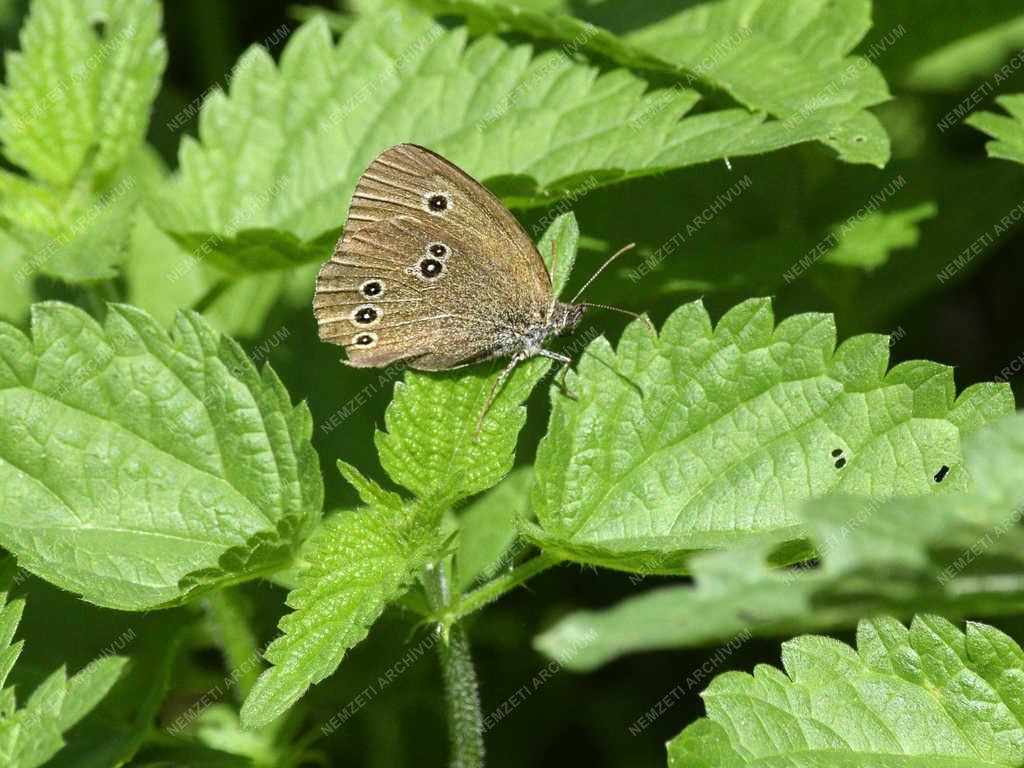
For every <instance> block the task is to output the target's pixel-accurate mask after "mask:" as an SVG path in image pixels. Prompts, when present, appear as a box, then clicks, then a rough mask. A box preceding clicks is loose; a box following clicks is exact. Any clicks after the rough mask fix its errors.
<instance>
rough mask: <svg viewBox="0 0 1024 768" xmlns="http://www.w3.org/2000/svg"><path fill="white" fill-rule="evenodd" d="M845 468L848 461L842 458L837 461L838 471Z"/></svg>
mask: <svg viewBox="0 0 1024 768" xmlns="http://www.w3.org/2000/svg"><path fill="white" fill-rule="evenodd" d="M845 466H846V459H844V458H843V457H841V456H840V457H839V458H838V459H836V469H842V468H843V467H845Z"/></svg>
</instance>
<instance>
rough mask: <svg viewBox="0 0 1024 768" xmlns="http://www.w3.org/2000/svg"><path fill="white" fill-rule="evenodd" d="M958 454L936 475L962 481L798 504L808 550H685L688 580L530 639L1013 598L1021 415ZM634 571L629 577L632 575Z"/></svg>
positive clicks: (1021, 538) (781, 625)
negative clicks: (781, 564)
mask: <svg viewBox="0 0 1024 768" xmlns="http://www.w3.org/2000/svg"><path fill="white" fill-rule="evenodd" d="M964 454H965V461H966V463H965V465H964V466H959V467H953V468H948V467H947V468H946V471H945V472H944V473H943V474H939V473H936V478H940V479H939V480H938V482H940V483H946V482H948V481H950V480H952V479H953V475H954V473H961V474H962V475H966V476H971V477H973V483H972V486H971V490H970V491H968V492H963V493H941V494H934V495H930V496H897V497H894V498H891V499H887V500H884V501H879V500H876V499H871V498H868V497H866V496H851V495H846V494H839V495H830V496H825V497H822V498H820V499H813V500H810V501H807V502H804V503H803V504H801V505H799V508H798V514H799V518H800V519H801V521H802V522H803V524H804V526H805V527H806V530H807V532H808V538H809V539H810V542H809V547H810V549H811V550H812V551H814V552H816V553H817V554H818V556H819V558H820V562H819V563H817V564H812V565H810V566H808V567H798V568H795V569H792V570H786V569H782V570H780V569H778V568H773V567H771V566H772V563H773V561H778V560H779V559H780V558H781V559H783V561H785V560H787V559H791V558H786V557H785V552H780V551H779V550H777V549H776V548H774V547H772V546H771V545H761V546H745V547H740V548H737V549H732V550H728V551H723V552H716V553H712V554H705V555H699V556H696V557H694V558H693V559H692V560H691V561H690V563H689V565H690V566H691V568H692V573H693V578H694V584H693V585H679V586H671V587H663V588H659V589H654V590H651V591H649V592H646V593H644V594H642V595H639V596H637V597H635V598H631V599H628V600H624V601H622V602H621V603H619V604H618V605H616V606H613V607H611V608H609V609H607V610H603V611H577V612H575V613H572V614H570V615H568V616H566V617H565V618H563V619H562V620H560V621H559V622H558V623H557V624H555V625H554V626H553V627H551V628H550V629H548V630H547V631H546V632H544V633H543V634H542V635H540V636H539V637H538V638H537V640H536V645H537V647H538V648H539V649H541V650H542V651H544V652H545V653H547V654H548V655H550V656H552V658H560V657H561V655H564V653H565V651H566V649H569V648H573V649H576V648H579V651H578V652H575V653H573V654H572V657H571V659H570V660H569V661H568V662H567V663H568V664H569V666H571V667H573V668H575V669H580V670H585V669H593V668H594V667H597V666H599V665H601V664H605V663H607V662H609V661H611V660H612V659H615V658H618V657H619V656H621V655H623V654H627V653H634V652H637V651H650V650H655V649H665V648H678V647H693V646H699V645H708V644H712V643H718V642H726V641H728V640H729V639H730V638H735V637H738V636H749V635H780V634H793V633H795V632H802V631H810V630H827V629H837V628H842V627H852V626H854V625H856V623H857V621H858V620H859V619H860V618H861V617H863V616H865V615H873V614H878V613H895V614H898V615H901V616H906V617H908V618H909V617H911V616H913V614H914V613H917V612H919V611H923V610H929V611H941V612H942V613H943V615H946V616H949V617H958V616H968V615H974V616H977V615H996V614H1001V613H1015V612H1019V611H1020V610H1021V607H1022V606H1024V591H1022V590H1021V589H1019V588H1018V587H1014V588H1013V589H1008V588H1007V586H1006V582H1007V580H1010V581H1011V582H1013V583H1014V584H1016V576H1013V575H1012V574H1015V573H1016V572H1019V571H1020V570H1022V569H1024V528H1022V527H1021V526H1020V514H1021V512H1020V510H1021V509H1022V508H1024V491H1022V490H1021V489H1022V488H1024V417H1022V416H1021V415H1019V414H1017V415H1013V416H1010V417H1007V418H1006V419H1001V420H999V421H997V422H995V423H993V424H990V425H988V426H986V427H983V428H981V429H978V430H977V431H975V432H972V433H971V434H970V435H968V436H967V437H966V438H965V439H964ZM940 470H941V468H940ZM790 554H792V552H791V553H790ZM805 554H806V551H805ZM634 578H635V580H636V583H637V584H639V583H640V581H641V578H642V577H639V576H637V577H634ZM695 616H699V617H700V621H694V620H693V618H694V617H695ZM583 638H586V640H587V642H586V643H585V644H583V643H582V642H581V639H583Z"/></svg>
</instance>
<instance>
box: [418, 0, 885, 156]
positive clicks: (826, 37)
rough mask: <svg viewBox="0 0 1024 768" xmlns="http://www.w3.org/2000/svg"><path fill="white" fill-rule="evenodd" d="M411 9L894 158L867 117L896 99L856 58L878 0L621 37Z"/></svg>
mask: <svg viewBox="0 0 1024 768" xmlns="http://www.w3.org/2000/svg"><path fill="white" fill-rule="evenodd" d="M413 2H414V3H415V4H417V5H420V6H423V7H425V8H426V9H428V10H430V11H432V12H434V13H438V14H444V15H449V14H457V15H461V16H465V17H467V18H468V19H469V21H470V23H471V25H472V26H473V28H475V29H477V30H480V29H488V30H497V31H506V30H513V31H516V32H525V33H527V34H530V35H534V36H536V37H539V38H543V39H553V40H558V41H561V42H563V43H564V44H565V47H566V48H571V49H572V50H577V49H584V50H587V51H589V52H592V53H595V54H598V55H600V56H604V57H608V58H610V59H611V60H612V61H616V62H618V63H620V64H622V65H623V66H626V67H630V68H634V69H636V68H640V69H654V70H660V71H666V72H671V73H674V74H678V75H680V76H681V77H683V78H684V79H685V82H686V84H687V85H688V86H692V85H693V84H694V83H703V84H704V85H706V86H710V87H712V88H715V89H718V90H721V91H724V92H726V93H728V94H729V95H730V96H732V97H733V98H734V99H735V100H736V101H737V102H738V103H739V104H742V105H743V106H744V107H747V108H748V109H750V110H753V111H763V112H766V113H767V114H769V115H771V116H772V117H774V118H776V119H778V120H779V121H780V124H781V126H780V127H781V128H783V129H784V130H788V131H790V132H792V133H794V134H796V133H798V132H800V131H799V129H800V126H801V124H802V123H804V122H805V121H810V122H811V123H814V124H815V127H816V133H815V134H814V135H812V136H807V135H806V134H804V135H801V137H800V138H799V139H797V141H806V140H816V141H821V142H823V143H825V144H826V145H828V146H830V147H832V148H833V149H835V150H836V152H838V153H839V157H840V159H841V160H845V161H847V162H852V163H872V164H874V165H877V166H879V167H881V166H884V165H885V163H886V162H887V161H888V159H889V137H888V136H887V134H886V132H885V129H884V128H883V127H882V125H881V123H879V121H878V120H877V119H876V118H875V117H874V115H872V114H871V113H870V112H868V111H867V108H868V107H871V106H874V105H876V104H880V103H881V102H883V101H887V100H888V99H889V89H888V86H887V85H886V83H885V79H884V78H883V76H882V74H881V72H879V70H878V69H877V68H876V67H875V66H874V64H872V63H871V62H870V60H869V59H865V58H862V57H859V56H850V55H849V54H850V52H851V51H852V50H853V49H854V48H855V47H856V46H857V44H858V43H860V41H861V40H862V39H863V38H864V35H865V34H866V33H867V31H868V29H869V28H870V27H871V3H870V0H841V1H840V2H824V1H823V0H800V1H799V2H792V3H787V4H786V6H785V8H779V7H776V6H775V5H766V4H764V3H762V2H761V1H760V0H725V1H723V2H716V3H701V4H698V5H696V6H695V7H692V8H688V9H685V10H682V11H679V12H678V13H675V14H674V15H671V16H669V17H668V18H665V19H661V20H659V21H656V22H654V23H653V24H650V25H647V26H640V27H639V28H637V29H632V30H630V31H629V32H627V33H626V34H623V35H622V36H620V37H616V36H614V35H612V34H610V33H609V32H608V31H607V30H605V29H601V28H600V27H596V26H594V25H592V24H590V23H588V22H585V21H580V20H578V19H575V18H573V17H572V16H568V15H564V14H559V15H549V14H545V13H541V12H538V11H533V10H531V9H529V8H523V7H520V6H517V5H514V4H506V3H493V2H483V0H413ZM574 10H577V9H575V8H574ZM583 12H585V10H584V11H583ZM896 39H897V40H898V39H899V38H898V37H897V38H896ZM894 42H895V40H893V41H891V42H890V45H891V44H892V43H894ZM884 49H885V48H884V47H883V48H882V50H883V51H884ZM876 55H877V54H876ZM794 143H795V142H794Z"/></svg>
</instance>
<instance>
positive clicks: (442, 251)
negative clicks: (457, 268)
mask: <svg viewBox="0 0 1024 768" xmlns="http://www.w3.org/2000/svg"><path fill="white" fill-rule="evenodd" d="M427 253H429V254H430V255H431V256H434V257H435V258H438V259H444V258H446V257H447V256H448V246H447V245H445V244H444V243H431V244H430V245H428V246H427Z"/></svg>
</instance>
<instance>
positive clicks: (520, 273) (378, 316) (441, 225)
mask: <svg viewBox="0 0 1024 768" xmlns="http://www.w3.org/2000/svg"><path fill="white" fill-rule="evenodd" d="M632 247H633V246H632V244H631V245H628V246H626V247H625V248H623V249H621V250H620V251H618V252H617V253H615V254H614V255H613V256H612V257H611V258H609V259H608V260H607V261H606V262H605V263H604V264H603V265H602V266H601V267H600V269H598V270H597V272H595V273H594V275H593V276H592V277H591V278H590V279H589V280H587V282H586V283H585V284H584V286H583V288H581V289H580V291H579V292H578V293H577V294H576V296H575V297H573V299H572V301H570V302H568V303H565V302H561V301H558V299H557V298H556V297H555V292H554V287H553V283H552V279H551V275H550V274H549V273H548V270H547V267H546V266H545V265H544V260H543V259H542V258H541V256H540V253H538V251H537V248H536V246H535V245H534V244H533V241H532V240H531V239H530V237H529V235H527V234H526V232H525V231H524V230H523V228H522V226H520V224H519V222H518V221H517V220H516V218H515V217H514V216H513V215H512V214H511V213H510V212H509V210H508V209H507V208H505V206H504V205H502V204H501V201H499V200H498V198H496V197H495V196H494V195H492V194H491V193H490V192H488V191H487V190H486V189H485V188H484V187H483V186H481V185H480V184H479V183H477V182H476V181H475V180H474V179H473V178H471V177H470V176H469V175H468V174H466V173H465V172H463V171H462V170H460V169H459V168H457V167H456V166H455V165H453V164H452V163H450V162H448V161H447V160H445V159H444V158H443V157H441V156H440V155H437V154H435V153H433V152H431V151H430V150H429V149H425V148H424V147H420V146H417V145H415V144H398V145H396V146H393V147H391V148H390V149H388V150H385V151H384V152H383V153H381V154H380V155H379V156H378V157H377V159H376V160H374V161H373V162H372V163H371V164H370V167H369V168H367V169H366V171H365V172H364V173H363V175H362V177H361V178H360V179H359V183H358V184H357V185H356V190H355V193H354V194H353V196H352V202H351V204H350V205H349V212H348V219H347V220H346V222H345V230H344V233H343V234H342V237H341V239H340V240H339V241H338V244H337V246H335V248H334V253H333V254H332V255H331V258H330V260H329V261H328V262H327V263H326V264H324V265H323V267H322V268H321V269H320V274H319V276H318V277H317V281H316V293H315V295H314V298H313V310H314V313H315V314H316V319H317V323H318V325H319V329H320V338H321V339H322V340H324V341H329V342H331V343H332V344H340V345H341V346H343V347H344V348H345V351H346V352H348V356H349V360H348V364H349V365H352V366H355V367H357V368H372V367H379V366H386V365H389V364H391V363H394V362H399V361H402V362H404V363H406V364H407V365H408V366H409V367H411V368H416V369H419V370H423V371H442V370H450V369H452V368H461V367H462V366H465V365H471V364H473V363H477V362H480V361H483V360H489V359H491V358H495V357H510V358H511V360H510V361H509V363H508V365H507V366H506V367H505V369H504V370H503V371H502V373H501V375H500V376H499V377H498V379H497V380H496V381H495V382H494V385H493V387H492V388H491V392H490V395H489V397H488V399H487V404H486V405H485V406H484V409H483V412H482V413H481V414H480V419H479V421H478V422H477V429H478V430H479V427H480V424H481V423H482V421H483V417H484V414H486V412H487V409H488V408H489V406H490V404H491V402H492V400H493V399H494V395H495V393H496V392H497V389H498V386H499V385H500V384H501V382H502V381H503V380H504V379H505V378H506V377H507V376H508V375H509V374H510V373H511V372H512V369H513V368H515V366H516V365H518V364H519V363H520V362H522V361H524V360H526V359H528V358H530V357H533V356H535V355H540V356H542V357H547V358H550V359H552V360H557V361H559V362H561V363H563V365H566V366H567V365H568V364H569V363H570V362H571V360H570V359H569V358H568V357H566V356H565V355H560V354H558V353H557V352H552V351H551V350H548V349H544V348H543V346H541V345H542V344H543V343H544V341H545V340H546V339H547V338H548V337H550V336H554V335H556V334H565V333H569V332H571V331H572V330H573V329H574V328H575V327H576V326H577V325H578V324H579V322H580V318H581V317H582V316H583V312H584V310H585V309H586V308H587V307H588V306H592V307H601V308H603V309H612V310H615V311H619V312H624V313H625V314H627V315H630V316H632V317H640V316H639V315H637V314H635V313H633V312H627V311H626V310H621V309H618V308H617V307H605V306H604V305H600V304H588V303H587V302H582V303H579V304H576V303H575V302H576V300H577V299H578V298H579V296H580V294H581V293H582V292H583V290H584V289H585V288H586V287H587V286H588V285H590V283H591V282H592V281H593V279H594V278H595V277H597V275H598V274H600V273H601V271H602V270H603V269H604V268H605V267H607V266H608V264H610V263H611V262H612V261H613V260H614V259H615V258H617V257H618V256H619V255H621V254H622V253H624V252H625V251H627V250H629V249H630V248H632ZM552 271H554V264H552ZM641 319H643V318H641ZM644 322H646V320H644ZM564 370H565V369H563V372H564Z"/></svg>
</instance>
